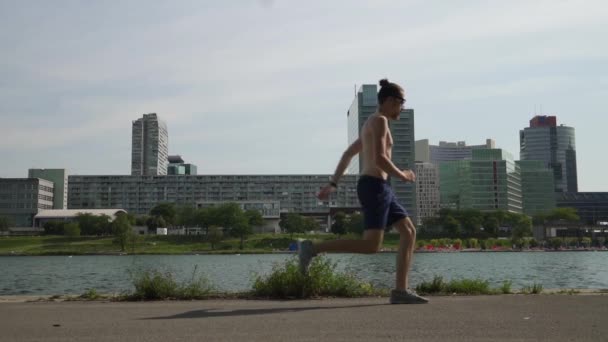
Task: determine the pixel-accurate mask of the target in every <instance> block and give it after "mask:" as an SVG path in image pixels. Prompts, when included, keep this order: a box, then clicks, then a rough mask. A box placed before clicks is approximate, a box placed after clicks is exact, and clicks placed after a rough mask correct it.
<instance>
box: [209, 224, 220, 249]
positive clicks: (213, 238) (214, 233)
mask: <svg viewBox="0 0 608 342" xmlns="http://www.w3.org/2000/svg"><path fill="white" fill-rule="evenodd" d="M223 237H224V233H223V232H222V230H221V229H220V228H219V227H217V226H211V227H209V232H208V233H207V240H208V241H209V243H210V244H211V249H215V245H216V244H218V243H219V242H220V241H222V238H223Z"/></svg>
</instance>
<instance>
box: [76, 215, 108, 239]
mask: <svg viewBox="0 0 608 342" xmlns="http://www.w3.org/2000/svg"><path fill="white" fill-rule="evenodd" d="M76 222H78V226H80V233H81V234H82V235H97V236H102V235H110V234H111V233H112V228H111V223H110V222H111V218H110V216H108V215H93V214H89V213H79V214H78V215H76Z"/></svg>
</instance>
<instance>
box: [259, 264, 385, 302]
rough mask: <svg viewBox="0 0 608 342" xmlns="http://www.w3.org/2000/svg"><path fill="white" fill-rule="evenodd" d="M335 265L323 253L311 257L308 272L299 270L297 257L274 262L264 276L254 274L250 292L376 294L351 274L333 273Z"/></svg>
mask: <svg viewBox="0 0 608 342" xmlns="http://www.w3.org/2000/svg"><path fill="white" fill-rule="evenodd" d="M335 268H336V265H335V263H332V262H330V261H329V259H327V258H325V257H316V258H314V259H313V260H312V263H311V264H310V268H309V271H308V274H306V275H303V274H302V273H301V272H300V270H299V264H298V260H297V258H291V259H290V260H287V261H286V262H284V263H283V264H275V266H274V267H273V269H272V272H271V273H270V274H269V275H267V276H261V275H257V276H256V278H255V280H254V283H253V292H252V294H253V295H254V296H257V297H266V298H282V299H285V298H311V297H321V296H330V297H332V296H333V297H364V296H371V295H374V294H377V293H378V292H379V291H378V290H376V289H375V288H374V287H373V286H372V285H371V284H368V283H363V282H360V281H358V280H357V279H355V277H353V276H352V275H348V274H338V273H335Z"/></svg>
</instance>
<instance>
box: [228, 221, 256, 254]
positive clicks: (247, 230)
mask: <svg viewBox="0 0 608 342" xmlns="http://www.w3.org/2000/svg"><path fill="white" fill-rule="evenodd" d="M230 234H231V235H232V236H236V237H239V238H240V239H241V242H240V245H239V249H243V242H244V240H245V238H246V237H248V236H249V235H251V234H253V229H252V228H251V225H250V224H249V221H248V220H247V217H246V216H245V215H244V214H243V215H241V217H239V218H238V219H237V220H236V222H234V223H233V224H232V227H231V228H230Z"/></svg>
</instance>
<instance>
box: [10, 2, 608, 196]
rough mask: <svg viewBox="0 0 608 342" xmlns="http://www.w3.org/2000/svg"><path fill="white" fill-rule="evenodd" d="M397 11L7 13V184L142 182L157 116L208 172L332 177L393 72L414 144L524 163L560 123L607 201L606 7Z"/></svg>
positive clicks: (113, 8) (158, 8)
mask: <svg viewBox="0 0 608 342" xmlns="http://www.w3.org/2000/svg"><path fill="white" fill-rule="evenodd" d="M382 4H384V5H385V6H384V7H383V6H379V5H377V3H371V2H370V3H368V4H360V5H358V6H355V5H353V4H351V3H350V2H337V3H332V4H331V5H329V4H324V3H321V2H311V3H306V4H285V3H284V2H280V1H251V2H247V3H245V4H241V5H239V6H237V5H235V4H216V3H209V4H204V3H203V4H201V3H198V2H188V1H185V2H183V3H180V7H176V6H175V5H170V4H168V3H155V4H147V3H146V6H144V3H143V2H137V1H134V2H130V3H129V4H102V3H91V4H87V5H84V4H76V3H67V2H66V3H64V4H63V5H62V6H58V5H57V4H56V3H54V4H45V3H40V4H37V5H36V6H32V5H28V4H26V3H11V4H8V3H4V4H0V22H2V24H1V25H3V28H4V30H3V31H4V32H11V35H8V34H6V35H2V36H0V44H2V46H3V47H4V49H3V50H4V51H5V53H4V54H3V56H2V57H0V62H2V63H0V73H2V75H3V79H2V81H0V82H1V83H0V87H2V89H3V91H2V92H0V116H1V117H2V125H0V136H2V138H1V140H0V158H2V160H5V161H10V163H6V164H8V165H5V166H4V167H3V168H2V170H0V177H25V176H26V175H27V170H28V169H29V168H66V169H67V170H68V173H69V174H78V175H93V174H121V175H127V174H129V173H130V167H129V166H130V157H131V154H130V151H131V125H130V123H131V121H133V120H136V119H137V118H139V117H141V115H142V114H144V113H152V112H154V113H158V115H159V117H160V118H161V119H163V120H165V121H166V122H167V125H168V126H169V131H170V132H171V133H170V134H171V144H170V146H169V154H181V155H184V156H187V158H188V161H189V162H192V163H193V164H195V165H197V166H198V173H199V174H329V173H332V172H333V170H334V168H335V165H336V163H337V161H338V159H339V156H340V154H341V153H342V151H343V150H344V148H346V145H347V118H346V111H347V109H348V106H349V104H350V103H351V102H352V100H353V98H354V89H355V86H359V85H361V84H377V81H378V80H379V79H380V78H383V77H388V78H389V80H391V81H394V82H397V83H400V84H402V85H403V86H404V87H405V89H406V97H407V100H408V102H407V104H406V106H407V107H408V108H413V109H415V112H416V127H415V130H416V136H415V139H416V140H420V139H429V140H430V141H431V143H437V142H439V141H442V140H444V141H462V140H464V141H466V142H467V143H477V142H480V141H485V139H486V138H492V139H494V140H495V141H496V143H497V147H498V148H502V149H504V150H506V151H509V152H511V153H512V154H513V155H514V157H515V159H519V131H520V130H521V129H523V128H524V127H526V126H527V125H528V122H529V120H530V119H531V118H532V117H533V116H535V115H541V114H542V115H555V116H557V117H558V120H559V122H560V123H563V124H564V125H567V126H570V127H573V128H575V129H576V133H577V148H576V151H577V164H578V185H579V191H608V181H606V179H605V177H604V176H603V170H605V169H607V168H608V160H606V158H604V157H602V156H603V153H602V152H603V151H602V143H601V137H603V136H604V131H605V129H606V127H607V126H608V118H606V116H605V115H603V111H602V110H603V106H604V104H603V101H602V100H603V98H604V97H605V94H606V89H607V88H608V79H606V77H605V76H604V75H606V74H608V62H606V60H607V59H606V57H608V47H606V46H605V44H601V42H602V41H603V37H604V36H605V35H606V34H607V33H608V28H607V27H606V25H604V24H603V20H604V19H603V18H605V17H606V15H608V5H606V4H604V3H602V2H601V1H584V2H583V1H572V2H567V3H566V2H557V3H556V2H535V3H533V4H529V3H527V2H524V1H514V2H510V3H508V4H502V3H495V4H493V5H483V4H481V3H476V2H469V3H468V4H467V5H466V6H461V5H459V4H442V5H441V6H439V5H438V4H433V3H421V2H391V1H387V2H383V3H382ZM387 7H390V8H391V9H394V11H387V10H386V8H387ZM59 8H61V10H59ZM320 13H324V14H323V15H321V14H320ZM134 14H135V15H134ZM127 18H128V20H127ZM228 18H229V19H230V20H226V19H228ZM378 22H381V23H383V24H382V25H377V23H378ZM309 23H313V25H310V24H309ZM384 23H390V25H389V24H384ZM386 25H389V26H388V27H387V26H386ZM41 56H44V58H41ZM541 105H542V108H543V110H542V112H540V110H539V108H540V106H541Z"/></svg>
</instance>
